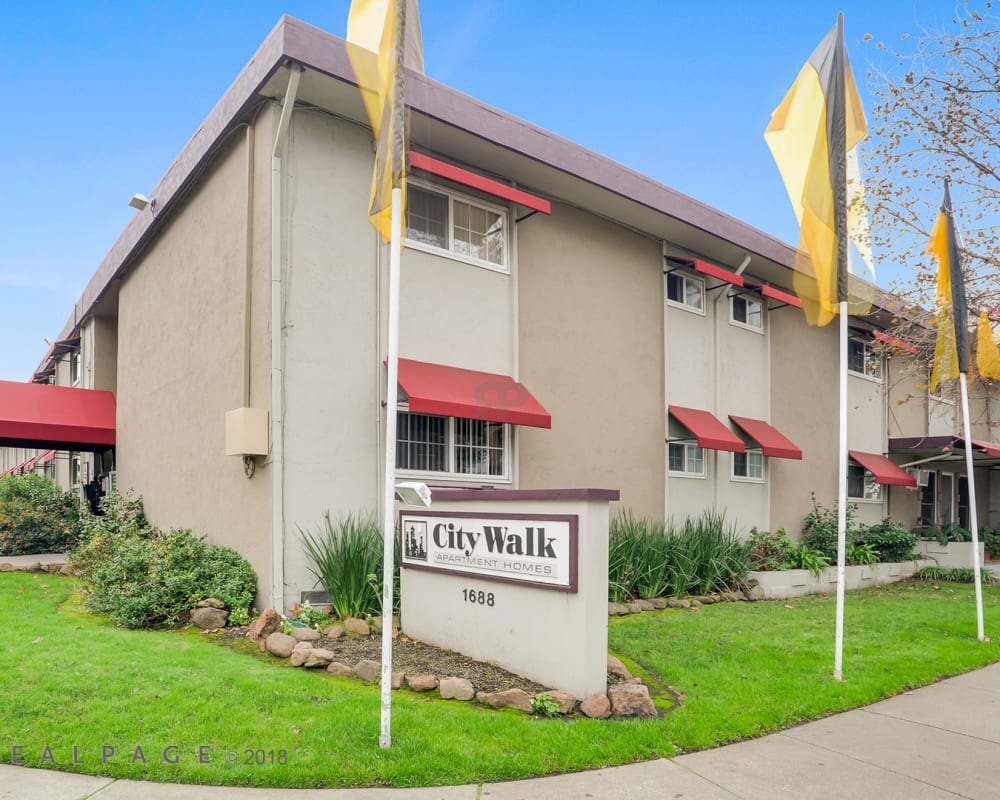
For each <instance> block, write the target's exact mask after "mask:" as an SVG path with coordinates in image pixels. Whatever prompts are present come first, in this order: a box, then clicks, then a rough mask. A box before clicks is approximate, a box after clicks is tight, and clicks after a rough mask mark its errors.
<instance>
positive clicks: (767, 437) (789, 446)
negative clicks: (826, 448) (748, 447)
mask: <svg viewBox="0 0 1000 800" xmlns="http://www.w3.org/2000/svg"><path fill="white" fill-rule="evenodd" d="M729 419H731V420H732V421H733V422H735V423H736V425H737V426H738V427H739V428H741V429H742V430H743V432H744V433H746V435H747V436H749V437H750V438H751V439H753V440H754V441H755V442H757V444H759V445H760V448H761V450H762V451H763V452H764V455H765V456H769V457H770V458H794V459H798V460H800V461H801V460H802V450H801V449H799V448H798V447H797V446H796V445H795V443H794V442H792V441H791V439H789V438H788V437H787V436H785V435H784V434H783V433H782V432H781V431H779V430H778V429H777V428H774V427H772V426H771V425H769V424H768V423H766V422H764V421H763V420H760V419H750V418H749V417H735V416H733V415H732V414H730V415H729Z"/></svg>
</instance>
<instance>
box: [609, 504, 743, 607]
mask: <svg viewBox="0 0 1000 800" xmlns="http://www.w3.org/2000/svg"><path fill="white" fill-rule="evenodd" d="M609 537H610V538H609V541H608V598H609V599H610V600H612V601H613V602H622V601H623V600H627V599H630V598H642V599H646V600H648V599H651V598H653V597H660V596H663V595H684V594H689V593H690V594H705V593H707V592H714V591H722V590H725V589H735V588H737V587H738V586H739V585H740V584H741V583H742V582H743V581H744V580H745V579H746V575H747V570H748V568H749V553H750V545H749V543H748V542H745V541H743V540H741V539H740V537H739V535H738V534H737V532H736V529H735V527H733V526H732V525H729V524H727V523H726V520H725V516H724V515H723V514H719V513H715V512H705V513H704V514H702V515H700V516H698V517H694V518H691V517H689V518H687V519H685V520H684V522H683V523H680V524H676V523H674V522H673V521H671V522H669V523H664V522H651V521H650V520H648V519H645V518H642V517H637V516H635V515H634V514H632V512H631V511H629V510H627V509H626V510H624V511H622V512H620V513H619V514H618V515H617V516H616V517H615V518H614V519H613V520H612V521H611V526H610V533H609Z"/></svg>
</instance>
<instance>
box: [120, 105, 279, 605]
mask: <svg viewBox="0 0 1000 800" xmlns="http://www.w3.org/2000/svg"><path fill="white" fill-rule="evenodd" d="M258 120H259V121H258V123H257V125H256V128H257V146H256V148H255V159H254V165H255V166H254V170H255V172H254V174H255V186H254V198H255V200H254V213H253V226H254V242H253V303H252V312H251V319H252V347H251V353H252V367H251V381H252V385H251V403H252V404H253V405H255V406H258V407H263V408H267V407H268V398H269V373H268V364H269V360H270V349H269V345H268V326H269V308H270V304H269V266H268V265H269V260H270V247H269V236H270V233H269V218H270V217H269V209H270V192H269V181H270V144H269V141H270V140H271V134H270V130H271V120H272V114H271V112H270V111H269V110H264V112H263V113H262V114H261V116H260V117H259V118H258ZM246 158H247V151H246V140H245V138H244V134H243V133H242V132H240V133H237V134H235V135H234V136H232V137H230V139H229V140H228V141H227V142H226V144H225V145H223V147H222V148H221V150H220V152H219V153H218V154H217V155H216V156H215V158H214V159H213V161H212V163H211V165H210V166H209V167H208V169H207V170H206V171H205V172H204V173H203V174H202V176H201V177H200V179H199V182H198V185H197V186H196V187H195V188H194V189H193V190H192V191H191V192H190V193H189V195H188V196H187V197H186V198H185V200H184V202H183V204H182V205H181V206H180V208H179V210H176V211H173V212H171V213H172V215H171V217H170V219H169V222H168V223H167V224H166V225H165V227H164V228H162V229H161V230H160V232H159V234H158V235H157V237H156V239H155V240H154V241H153V242H152V243H151V244H150V245H149V246H148V247H147V248H146V250H145V251H144V252H143V253H142V255H141V257H140V261H139V262H138V263H137V264H136V267H135V269H133V270H132V272H131V273H129V275H128V277H127V278H126V279H125V281H124V282H123V284H122V287H121V294H120V298H119V317H118V360H117V361H118V363H117V366H118V375H117V387H118V392H117V402H118V451H117V452H118V474H119V484H120V486H121V488H122V489H129V488H130V489H133V490H134V491H135V492H136V493H138V494H140V495H142V496H143V499H144V501H145V507H146V511H147V513H148V515H149V518H150V520H151V521H152V522H153V523H154V524H157V525H162V526H170V527H189V528H192V529H193V530H194V531H195V532H196V533H199V534H201V533H206V534H208V537H209V540H210V541H211V542H213V543H218V544H224V545H228V546H230V547H233V548H234V549H236V550H238V551H239V552H240V553H241V554H243V555H244V556H245V557H246V558H248V559H249V560H250V562H251V564H252V565H253V567H254V569H255V570H256V571H257V576H258V586H259V587H260V588H261V589H263V590H265V591H266V588H267V584H266V581H267V579H268V576H269V572H270V555H269V553H270V549H269V528H270V485H269V469H268V467H267V465H266V464H261V465H259V466H258V469H257V474H256V476H255V477H254V479H253V480H247V478H246V477H245V476H244V473H243V464H242V462H241V461H240V459H239V458H235V457H227V456H226V455H225V454H224V419H225V413H226V411H227V410H229V409H233V408H237V407H239V406H242V405H243V382H242V374H243V372H242V361H243V360H242V335H243V319H244V316H243V302H244V301H243V286H244V274H245V272H244V265H245V255H244V251H245V246H244V241H245V205H246V191H247V187H246ZM139 213H149V212H139ZM160 213H163V212H160ZM259 460H260V461H263V459H259Z"/></svg>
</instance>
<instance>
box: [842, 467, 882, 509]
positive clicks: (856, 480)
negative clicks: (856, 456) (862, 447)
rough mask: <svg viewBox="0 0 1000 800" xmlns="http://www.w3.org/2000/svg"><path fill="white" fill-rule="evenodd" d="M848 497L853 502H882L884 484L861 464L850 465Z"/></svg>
mask: <svg viewBox="0 0 1000 800" xmlns="http://www.w3.org/2000/svg"><path fill="white" fill-rule="evenodd" d="M847 496H848V497H849V498H851V499H852V500H881V499H882V484H881V483H878V482H877V481H876V480H875V476H874V475H872V474H871V473H870V472H869V471H868V470H866V469H865V468H864V467H862V466H861V465H860V464H848V465H847Z"/></svg>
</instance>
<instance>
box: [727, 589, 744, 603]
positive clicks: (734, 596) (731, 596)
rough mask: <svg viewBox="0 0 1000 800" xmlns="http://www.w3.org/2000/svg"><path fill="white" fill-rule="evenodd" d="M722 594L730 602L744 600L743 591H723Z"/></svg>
mask: <svg viewBox="0 0 1000 800" xmlns="http://www.w3.org/2000/svg"><path fill="white" fill-rule="evenodd" d="M722 596H723V597H725V598H726V599H727V600H728V601H729V602H730V603H741V602H743V601H744V600H746V597H744V595H743V592H723V593H722Z"/></svg>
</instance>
